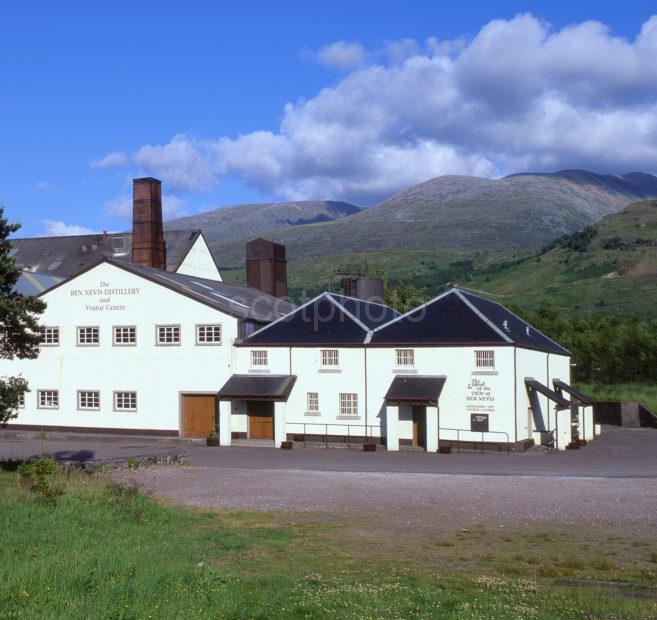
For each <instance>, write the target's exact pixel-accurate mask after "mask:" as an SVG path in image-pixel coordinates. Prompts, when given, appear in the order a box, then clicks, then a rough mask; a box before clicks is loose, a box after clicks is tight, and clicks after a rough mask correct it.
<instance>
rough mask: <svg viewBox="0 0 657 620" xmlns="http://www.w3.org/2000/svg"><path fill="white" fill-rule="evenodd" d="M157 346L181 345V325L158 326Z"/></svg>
mask: <svg viewBox="0 0 657 620" xmlns="http://www.w3.org/2000/svg"><path fill="white" fill-rule="evenodd" d="M156 330H157V344H180V325H158V326H157V328H156Z"/></svg>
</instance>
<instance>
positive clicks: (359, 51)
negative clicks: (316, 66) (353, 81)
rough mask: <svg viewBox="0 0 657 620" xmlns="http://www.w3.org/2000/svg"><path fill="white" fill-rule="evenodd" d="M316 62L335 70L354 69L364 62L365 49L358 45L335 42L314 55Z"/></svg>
mask: <svg viewBox="0 0 657 620" xmlns="http://www.w3.org/2000/svg"><path fill="white" fill-rule="evenodd" d="M316 59H317V61H318V62H320V63H322V64H323V65H326V66H328V67H333V68H336V69H354V68H355V67H360V66H361V65H362V64H363V63H364V62H365V48H363V46H362V45H361V44H360V43H348V42H346V41H336V42H335V43H331V44H330V45H326V46H325V47H323V48H322V49H320V50H319V52H317V54H316Z"/></svg>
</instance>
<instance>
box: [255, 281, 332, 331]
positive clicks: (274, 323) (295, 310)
mask: <svg viewBox="0 0 657 620" xmlns="http://www.w3.org/2000/svg"><path fill="white" fill-rule="evenodd" d="M325 295H327V293H325V292H324V293H320V294H319V295H317V296H316V297H313V298H312V299H311V300H310V301H307V302H306V303H305V304H302V305H300V306H297V307H296V308H294V310H290V311H289V312H288V313H287V314H284V315H283V316H281V317H279V318H277V319H276V320H275V321H272V322H271V323H268V324H267V325H265V326H264V327H261V328H260V329H258V330H256V331H254V332H253V333H252V334H249V335H248V336H247V337H246V339H245V340H247V341H248V340H249V338H252V337H253V336H255V335H256V334H261V333H262V332H264V331H266V330H268V329H269V328H270V327H273V326H274V325H276V324H277V323H280V322H281V321H283V320H285V319H286V318H287V317H288V316H290V315H292V314H296V313H297V312H299V310H303V308H305V307H306V306H309V305H310V304H312V303H314V302H315V301H317V300H318V299H320V298H322V297H324V296H325Z"/></svg>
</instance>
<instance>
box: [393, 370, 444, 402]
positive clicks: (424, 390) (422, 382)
mask: <svg viewBox="0 0 657 620" xmlns="http://www.w3.org/2000/svg"><path fill="white" fill-rule="evenodd" d="M446 380H447V379H446V377H441V376H426V375H412V376H404V375H398V376H396V377H395V378H394V379H393V380H392V383H391V384H390V387H389V388H388V392H387V393H386V395H385V400H386V401H388V402H396V403H411V402H412V403H434V404H435V403H437V402H438V399H439V398H440V393H441V392H442V391H443V386H444V385H445V381H446Z"/></svg>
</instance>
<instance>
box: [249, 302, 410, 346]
mask: <svg viewBox="0 0 657 620" xmlns="http://www.w3.org/2000/svg"><path fill="white" fill-rule="evenodd" d="M396 316H398V314H397V312H395V311H394V310H392V309H391V308H388V307H387V306H384V305H382V304H377V303H371V302H367V301H362V300H360V299H354V298H353V297H345V296H344V295H338V294H336V293H322V294H321V295H319V296H317V297H315V298H314V299H312V300H310V301H309V302H308V303H306V304H304V305H303V306H300V307H299V308H297V309H295V310H294V311H293V312H291V313H290V314H288V315H287V316H285V317H283V318H282V319H280V320H278V321H276V322H275V323H272V324H271V325H267V326H266V327H264V328H262V329H261V330H259V331H257V332H255V333H253V334H252V335H251V336H249V338H247V339H246V340H245V341H244V343H243V344H245V345H254V344H257V345H269V346H288V345H298V346H313V345H323V344H331V345H337V344H341V345H359V344H360V345H362V344H364V343H365V342H366V341H367V339H368V338H369V336H370V334H371V331H372V329H374V327H376V326H378V325H383V324H385V323H387V322H388V321H390V319H391V318H394V317H396Z"/></svg>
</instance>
